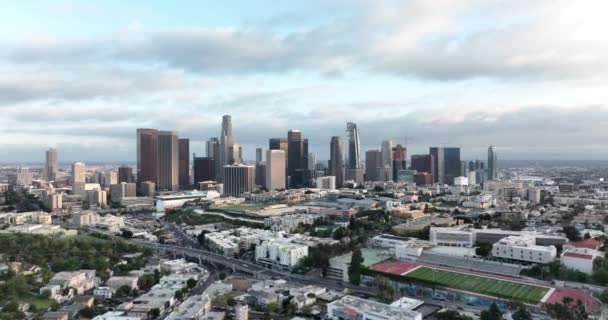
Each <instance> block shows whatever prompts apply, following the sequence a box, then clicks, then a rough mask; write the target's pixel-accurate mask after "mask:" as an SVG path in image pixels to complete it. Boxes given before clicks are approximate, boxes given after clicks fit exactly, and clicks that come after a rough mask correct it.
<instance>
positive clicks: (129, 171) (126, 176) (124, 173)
mask: <svg viewBox="0 0 608 320" xmlns="http://www.w3.org/2000/svg"><path fill="white" fill-rule="evenodd" d="M122 182H127V183H131V182H135V178H134V177H133V168H131V167H127V166H121V167H119V168H118V183H122Z"/></svg>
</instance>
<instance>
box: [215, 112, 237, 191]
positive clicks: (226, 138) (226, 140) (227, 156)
mask: <svg viewBox="0 0 608 320" xmlns="http://www.w3.org/2000/svg"><path fill="white" fill-rule="evenodd" d="M233 144H234V140H233V136H232V117H231V116H230V115H224V116H223V117H222V131H221V133H220V156H219V164H220V167H221V168H223V167H224V166H225V165H228V164H231V163H234V159H232V158H233V157H234V148H233V147H234V146H233ZM231 153H232V154H231ZM217 178H218V180H219V181H223V179H224V170H223V169H222V170H220V175H219V176H218V177H217Z"/></svg>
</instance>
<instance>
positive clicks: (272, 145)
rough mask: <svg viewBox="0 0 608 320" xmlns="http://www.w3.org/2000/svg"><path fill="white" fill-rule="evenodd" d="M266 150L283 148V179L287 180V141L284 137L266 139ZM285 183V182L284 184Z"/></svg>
mask: <svg viewBox="0 0 608 320" xmlns="http://www.w3.org/2000/svg"><path fill="white" fill-rule="evenodd" d="M268 150H283V151H285V181H287V168H288V165H287V164H288V162H289V143H288V142H287V139H285V138H270V139H268ZM264 177H266V175H264ZM264 185H265V184H264ZM285 185H287V184H285Z"/></svg>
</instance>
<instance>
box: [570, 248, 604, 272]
mask: <svg viewBox="0 0 608 320" xmlns="http://www.w3.org/2000/svg"><path fill="white" fill-rule="evenodd" d="M564 248H565V249H564V252H562V255H561V257H560V261H561V264H562V265H563V266H565V267H567V268H569V269H574V270H577V271H580V272H584V273H586V274H591V273H593V260H595V258H598V257H599V258H601V257H603V256H604V253H603V252H601V251H597V250H594V249H588V248H578V247H572V246H568V247H566V246H564Z"/></svg>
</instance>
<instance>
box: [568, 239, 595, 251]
mask: <svg viewBox="0 0 608 320" xmlns="http://www.w3.org/2000/svg"><path fill="white" fill-rule="evenodd" d="M601 246H602V243H601V242H600V241H598V240H595V239H587V240H582V241H576V242H566V243H565V244H564V249H567V248H569V247H570V248H584V249H592V250H598V249H599V248H600V247H601Z"/></svg>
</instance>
